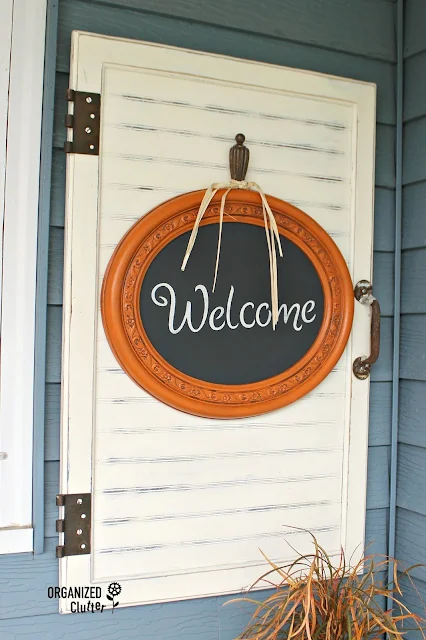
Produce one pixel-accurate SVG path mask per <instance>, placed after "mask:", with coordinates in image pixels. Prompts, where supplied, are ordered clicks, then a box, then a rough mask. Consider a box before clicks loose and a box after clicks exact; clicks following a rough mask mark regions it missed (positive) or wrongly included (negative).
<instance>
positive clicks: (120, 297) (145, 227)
mask: <svg viewBox="0 0 426 640" xmlns="http://www.w3.org/2000/svg"><path fill="white" fill-rule="evenodd" d="M222 193H223V191H221V192H218V193H217V194H216V196H215V197H214V199H213V200H212V203H211V204H210V206H209V208H208V209H207V211H206V213H205V215H204V218H203V220H202V223H201V224H202V225H207V224H215V223H217V222H218V220H219V201H220V197H221V195H222ZM203 195H204V191H194V192H191V193H187V194H184V195H182V196H178V197H177V198H173V199H172V200H168V201H167V202H164V203H163V204H161V205H159V206H158V207H156V208H155V209H153V210H152V211H150V212H149V213H148V214H146V215H145V216H144V217H143V218H141V219H140V220H139V221H138V222H137V223H136V224H135V225H134V226H133V227H132V228H131V229H130V230H129V231H128V233H127V234H126V235H125V236H124V237H123V239H122V240H121V241H120V243H119V245H118V246H117V248H116V249H115V251H114V254H113V256H112V257H111V260H110V262H109V265H108V268H107V271H106V273H105V277H104V281H103V286H102V298H101V309H102V320H103V324H104V329H105V333H106V336H107V338H108V342H109V345H110V347H111V349H112V351H113V353H114V355H115V357H116V359H117V360H118V362H119V363H120V365H121V367H122V368H123V369H124V371H125V372H126V373H127V374H128V375H129V376H130V378H132V380H134V381H135V382H136V383H137V384H138V385H139V386H140V387H142V388H143V389H145V390H146V391H148V392H149V393H150V394H151V395H153V396H155V397H156V398H158V399H159V400H161V401H162V402H165V403H166V404H168V405H170V406H172V407H174V408H175V409H179V410H181V411H185V412H186V413H191V414H194V415H198V416H202V417H206V418H243V417H247V416H254V415H259V414H262V413H266V412H268V411H272V410H274V409H279V408H280V407H284V406H285V405H287V404H290V403H291V402H294V401H295V400H298V399H299V398H301V397H302V396H304V395H305V394H306V393H308V392H309V391H311V390H312V389H313V388H314V387H316V386H317V385H318V384H319V383H320V382H321V381H322V380H324V378H325V377H326V376H327V375H328V374H329V373H330V371H331V370H332V369H333V367H334V366H335V365H336V363H337V361H338V360H339V358H340V356H341V355H342V353H343V350H344V348H345V346H346V343H347V341H348V339H349V334H350V331H351V327H352V321H353V313H354V295H353V286H352V281H351V277H350V275H349V271H348V269H347V266H346V263H345V260H344V258H343V256H342V255H341V253H340V251H339V249H338V248H337V246H336V245H335V243H334V242H333V240H332V239H331V238H330V236H329V235H328V234H327V233H326V231H324V229H323V228H322V227H320V226H319V225H318V224H317V223H316V222H315V221H314V220H313V219H312V218H311V217H310V216H308V215H307V214H306V213H303V211H301V210H300V209H297V208H296V207H293V206H292V205H290V204H289V203H288V202H284V201H282V200H279V199H278V198H274V197H272V196H267V198H268V202H269V204H270V206H271V209H272V211H273V212H274V215H275V218H276V221H277V225H278V229H279V232H280V234H282V235H283V236H285V237H286V238H288V239H289V240H291V242H294V243H295V244H296V245H297V246H298V247H300V248H301V249H302V250H303V251H304V252H305V253H306V255H307V256H308V258H309V259H310V261H311V262H312V264H313V265H314V267H315V269H316V271H317V273H318V275H319V278H320V281H321V284H322V287H323V291H324V316H323V322H322V325H321V328H320V331H319V333H318V336H317V338H316V340H315V342H314V344H313V345H312V346H311V348H310V349H309V351H307V353H306V354H305V355H304V356H303V358H301V359H300V360H299V361H298V362H297V363H296V364H295V365H293V366H292V367H291V368H290V369H287V370H286V371H283V372H282V373H281V374H279V375H277V376H274V377H272V378H268V379H265V380H262V381H260V382H256V383H252V384H247V385H221V384H217V385H213V384H211V383H207V382H204V381H203V380H198V379H196V378H192V377H191V376H188V375H186V374H184V373H182V372H181V371H179V370H177V369H175V368H174V367H172V366H171V365H170V364H169V363H168V362H167V361H165V360H164V358H162V356H161V355H160V354H159V353H158V352H157V351H156V349H154V347H153V345H152V344H151V342H150V341H149V339H148V337H147V335H146V333H145V331H144V327H143V322H142V319H141V317H140V312H139V296H140V290H141V286H142V281H143V278H144V276H145V274H146V272H147V270H148V268H149V266H150V264H151V262H152V260H153V259H154V258H155V256H156V255H157V254H158V253H159V252H160V251H161V250H162V249H163V248H164V246H165V245H167V244H168V243H169V242H171V241H172V240H173V239H174V238H176V237H177V236H179V235H181V234H182V233H186V232H187V231H190V230H191V229H192V227H193V225H194V221H195V217H196V215H197V212H198V208H199V206H200V202H201V199H202V197H203ZM225 212H226V213H227V214H229V216H225V221H232V222H243V223H245V224H255V225H258V226H263V224H264V222H263V213H262V207H261V204H260V198H259V194H257V193H255V192H253V191H248V190H233V191H231V192H230V193H229V194H228V196H227V200H226V207H225ZM231 216H232V217H231Z"/></svg>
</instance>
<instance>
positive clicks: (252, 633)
mask: <svg viewBox="0 0 426 640" xmlns="http://www.w3.org/2000/svg"><path fill="white" fill-rule="evenodd" d="M312 538H313V544H314V551H313V553H312V554H307V555H301V556H299V557H298V558H297V559H296V560H295V561H294V562H292V563H291V564H288V565H286V566H282V567H281V566H276V565H275V564H274V563H273V562H271V561H270V560H269V559H268V558H267V557H266V556H265V555H264V554H262V555H264V557H265V559H266V560H267V561H268V563H269V564H270V565H271V569H270V570H269V571H268V572H267V573H265V574H264V575H263V576H261V577H260V578H259V579H258V580H257V581H256V582H255V583H254V585H253V586H252V588H253V587H255V586H259V584H260V583H265V588H268V587H271V586H272V587H274V588H275V591H274V593H272V595H270V596H269V597H267V598H266V600H265V601H263V602H259V601H257V600H254V599H252V598H246V597H245V598H237V599H234V600H231V601H230V602H238V601H244V602H250V603H252V604H255V605H257V609H256V611H255V613H254V614H253V617H252V619H251V621H250V622H249V624H248V626H247V628H246V630H245V631H244V632H243V633H242V634H241V635H240V636H239V640H243V639H245V640H291V639H294V640H367V639H368V640H379V638H380V639H382V638H383V634H384V633H387V634H388V638H390V639H391V640H396V639H400V638H401V637H402V636H403V635H404V633H406V632H407V631H408V630H409V629H408V628H407V623H409V624H408V626H409V627H410V630H412V629H417V630H419V631H420V633H421V637H423V638H425V634H424V631H423V629H425V628H426V626H425V623H426V620H425V619H424V618H422V617H420V616H418V615H415V614H414V613H411V611H409V609H408V608H407V607H406V606H405V605H404V604H403V603H402V600H401V598H402V595H403V594H402V591H401V588H400V584H399V580H400V577H401V576H406V577H408V579H409V580H410V582H411V584H413V583H412V580H411V578H410V576H409V572H410V571H411V570H412V569H414V567H410V569H408V570H406V571H400V570H399V568H398V563H397V562H396V561H395V560H393V559H391V558H388V557H387V556H364V558H363V559H362V560H361V561H360V562H359V563H358V564H357V565H356V566H354V567H352V566H350V564H348V563H347V561H346V559H345V555H344V553H343V552H342V553H341V554H340V558H339V559H338V565H337V566H335V565H333V563H332V560H331V558H330V556H329V555H328V554H327V553H326V551H325V550H324V549H323V548H322V547H321V546H320V545H319V544H318V542H317V540H316V538H315V537H314V536H312ZM363 565H364V573H361V574H360V575H358V574H359V573H360V572H361V571H362V569H363ZM389 565H393V585H387V584H383V583H382V582H381V581H380V579H379V577H380V576H379V574H380V573H383V572H385V573H387V571H388V567H389ZM415 566H419V565H415ZM274 579H275V581H274ZM419 598H420V595H419ZM383 600H384V601H385V602H386V601H387V602H388V603H389V602H391V603H392V604H393V606H392V609H390V610H389V611H386V610H384V609H383V608H382V606H381V605H380V601H382V602H383ZM420 600H421V599H420Z"/></svg>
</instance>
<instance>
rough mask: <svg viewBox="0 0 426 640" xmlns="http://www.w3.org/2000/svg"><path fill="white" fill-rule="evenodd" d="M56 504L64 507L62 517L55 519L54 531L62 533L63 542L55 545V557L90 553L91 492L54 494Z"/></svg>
mask: <svg viewBox="0 0 426 640" xmlns="http://www.w3.org/2000/svg"><path fill="white" fill-rule="evenodd" d="M56 505H57V506H58V507H64V518H63V519H58V520H56V531H57V532H58V533H61V534H63V544H59V545H58V546H57V547H56V557H57V558H64V557H65V556H79V555H83V554H86V553H90V532H91V522H92V496H91V494H90V493H70V494H60V495H58V496H56Z"/></svg>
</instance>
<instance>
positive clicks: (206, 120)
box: [61, 33, 375, 611]
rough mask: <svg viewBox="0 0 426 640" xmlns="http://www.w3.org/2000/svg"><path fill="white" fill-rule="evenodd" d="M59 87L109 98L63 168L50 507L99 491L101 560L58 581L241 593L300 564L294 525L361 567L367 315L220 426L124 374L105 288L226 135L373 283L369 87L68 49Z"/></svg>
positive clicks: (195, 185) (179, 56)
mask: <svg viewBox="0 0 426 640" xmlns="http://www.w3.org/2000/svg"><path fill="white" fill-rule="evenodd" d="M71 87H72V88H74V89H78V90H82V91H95V92H101V93H102V126H101V156H100V158H99V159H98V158H95V157H87V156H70V157H69V158H68V165H67V216H66V262H65V305H64V350H63V402H62V436H63V437H62V456H61V458H62V464H61V491H63V492H68V493H75V492H78V491H82V492H83V491H91V492H92V493H93V534H92V535H93V549H92V555H91V556H90V557H89V556H82V557H79V558H68V559H64V560H62V561H61V584H63V585H73V584H88V583H89V582H90V581H92V582H93V583H104V582H107V581H108V580H111V579H114V580H119V581H120V582H121V583H122V586H123V591H122V593H121V595H120V604H121V605H125V604H138V603H144V602H155V601H157V602H158V601H166V600H176V599H183V598H193V597H197V596H203V595H211V594H218V593H230V592H235V591H239V590H240V589H241V588H243V587H246V586H248V585H249V584H250V583H251V582H252V581H253V580H254V579H255V578H256V577H257V576H258V575H259V573H260V571H261V565H262V558H261V556H260V553H259V547H260V548H261V549H262V550H263V551H265V552H266V553H267V554H268V555H269V556H270V557H271V558H273V559H274V560H285V559H290V558H291V556H292V554H293V553H294V552H293V551H292V549H291V548H290V546H289V545H288V544H287V542H288V543H290V544H292V545H293V546H294V545H296V547H297V548H298V549H299V550H300V551H302V552H303V551H306V550H307V549H308V548H309V545H310V541H309V536H308V535H307V534H305V533H301V532H300V531H297V530H296V529H294V527H301V528H305V529H309V530H311V531H313V532H315V533H316V535H317V536H318V538H319V540H320V541H321V542H322V544H324V545H325V546H326V548H327V549H328V550H329V551H330V552H332V553H333V552H337V551H338V550H339V548H340V546H341V545H343V546H344V548H345V550H346V552H347V554H348V556H350V555H351V554H352V553H353V552H355V556H354V559H356V558H357V557H359V555H360V553H361V550H362V544H363V536H364V522H365V491H366V461H367V424H368V393H369V384H368V382H360V381H357V380H355V379H353V377H352V374H351V363H352V360H353V359H354V358H355V357H356V356H358V355H361V354H364V353H366V352H368V349H369V335H368V333H369V317H368V310H367V309H363V308H357V309H356V314H355V325H354V330H353V332H352V336H351V340H350V342H349V345H348V348H347V350H346V351H345V353H344V355H343V356H342V358H341V360H340V362H339V363H338V364H337V366H336V367H335V369H334V370H333V372H332V373H331V374H330V375H329V376H328V377H327V379H326V380H324V382H323V383H322V384H321V385H320V386H319V387H318V388H317V389H315V390H314V391H313V392H311V393H310V394H309V395H308V396H306V397H305V398H303V399H302V400H299V401H298V402H296V403H294V404H293V405H290V406H289V407H286V408H284V409H282V410H280V411H276V412H274V413H271V414H267V415H265V416H260V417H257V418H251V419H243V420H239V421H236V422H233V421H215V420H207V419H201V418H198V417H195V416H191V415H187V414H183V413H180V412H178V411H175V410H174V409H171V408H170V407H168V406H166V405H164V404H162V403H160V402H158V401H157V400H155V399H153V398H151V397H150V396H148V394H146V393H145V392H144V391H143V390H141V389H139V388H138V387H137V386H136V385H135V384H134V383H133V382H132V381H131V380H130V379H129V378H128V377H127V376H126V375H125V374H124V373H123V372H122V371H121V369H120V367H119V366H118V364H117V362H116V360H115V358H114V356H113V354H112V352H111V350H110V349H109V346H108V344H107V341H106V338H105V335H104V332H103V329H102V322H101V318H100V311H99V291H100V284H101V281H102V277H103V273H104V271H105V268H106V266H107V264H108V261H109V259H110V257H111V254H112V252H113V250H114V247H115V246H116V244H117V243H118V242H119V240H120V239H121V237H122V235H123V234H124V233H125V232H126V231H127V230H128V229H129V227H130V226H131V225H132V224H133V223H134V222H135V221H136V220H138V219H139V217H140V216H142V215H144V214H145V213H146V212H147V211H149V210H150V209H151V208H152V207H154V206H156V205H157V204H159V203H160V202H162V201H164V200H165V199H168V198H171V197H173V196H175V195H178V194H179V193H183V192H186V191H191V190H194V189H201V188H205V187H207V186H208V185H209V184H210V183H211V182H212V181H216V180H217V181H220V180H223V179H227V178H228V165H227V157H228V151H229V147H230V145H231V143H232V140H233V137H234V136H235V134H236V133H237V132H238V131H243V132H244V134H245V135H246V138H247V142H248V146H249V147H250V150H251V164H250V167H249V173H248V175H247V179H248V180H256V181H257V182H260V183H261V184H262V187H263V188H264V190H265V191H266V193H272V194H273V195H274V196H277V197H280V198H283V199H285V200H289V201H290V202H292V203H294V204H296V205H297V206H299V207H301V208H302V209H304V210H305V211H306V212H307V213H309V214H310V215H312V216H313V217H314V218H315V220H317V221H318V222H319V223H320V224H321V225H322V226H323V227H325V229H326V230H327V231H328V232H329V233H330V234H331V235H332V236H333V238H334V239H335V241H336V242H337V244H338V246H339V248H340V249H341V251H342V253H343V255H344V256H345V258H346V260H347V263H348V266H349V268H350V271H351V274H352V277H353V280H354V282H356V281H358V280H360V279H361V278H369V277H371V252H372V222H373V215H372V200H373V176H374V160H373V158H374V155H373V154H374V115H375V114H374V106H375V88H374V86H372V85H370V84H365V83H358V82H353V81H349V80H345V79H340V78H332V77H326V76H322V75H320V74H314V73H308V72H300V71H296V70H293V69H286V68H282V67H277V66H272V65H264V64H257V63H253V62H247V61H242V60H236V59H232V58H225V57H221V56H213V55H207V54H201V53H198V52H193V51H185V50H178V49H173V48H168V47H162V46H156V45H152V44H147V43H139V42H133V41H126V40H119V39H113V38H106V37H100V36H95V35H90V34H83V33H75V34H74V36H73V52H72V70H71ZM98 170H99V174H98ZM98 176H99V185H98ZM98 187H99V188H98ZM71 308H72V314H71ZM351 434H353V435H352V437H351ZM355 435H356V437H355ZM349 442H350V447H349ZM291 527H293V529H292V528H291ZM147 578H149V580H147ZM61 609H62V611H68V608H67V603H66V602H62V603H61Z"/></svg>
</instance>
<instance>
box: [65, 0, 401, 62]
mask: <svg viewBox="0 0 426 640" xmlns="http://www.w3.org/2000/svg"><path fill="white" fill-rule="evenodd" d="M74 3H75V2H74ZM96 3H97V4H101V5H102V4H104V3H103V2H102V0H96ZM75 4H78V3H75ZM105 4H107V3H105ZM108 4H109V5H113V6H114V5H115V6H117V7H118V6H119V7H126V8H128V9H134V10H136V11H138V10H139V11H141V10H143V12H145V11H147V12H150V11H152V12H155V13H158V14H163V15H165V16H173V17H176V18H183V19H185V20H189V21H191V22H192V21H197V22H199V23H202V22H203V23H207V24H212V25H213V24H214V25H217V26H221V27H227V28H231V29H233V30H236V31H237V30H238V31H249V32H255V33H258V34H264V35H266V36H273V37H274V38H281V39H284V40H291V41H292V42H294V41H296V42H306V43H310V44H313V45H316V46H320V47H326V48H327V49H335V50H337V51H348V52H352V53H357V54H361V55H363V56H368V57H371V58H380V59H383V60H386V61H390V60H394V59H395V42H394V39H393V38H391V37H390V35H391V33H392V29H393V19H394V16H393V8H392V5H391V4H388V5H384V4H382V3H374V2H371V0H358V2H357V3H356V4H347V5H346V7H345V11H344V12H343V13H342V12H341V11H340V9H341V5H340V0H317V2H315V3H314V4H312V2H311V1H310V0H287V2H286V3H285V5H283V4H282V3H281V2H280V1H279V0H266V2H265V3H264V4H263V5H260V4H259V3H258V2H257V1H256V0H247V1H246V2H245V4H244V11H241V5H240V3H239V2H238V0H228V2H227V3H226V5H224V3H223V2H222V0H199V1H198V2H197V3H196V4H194V3H193V2H191V0H181V1H180V2H179V3H176V2H175V3H170V2H169V0H108ZM80 10H81V12H84V9H80ZM337 15H338V16H339V19H338V20H337V19H336V17H337ZM130 16H132V18H133V21H135V22H137V21H139V20H140V21H143V20H144V17H145V16H144V13H142V14H141V15H138V13H136V12H131V13H130ZM367 16H368V19H367Z"/></svg>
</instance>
